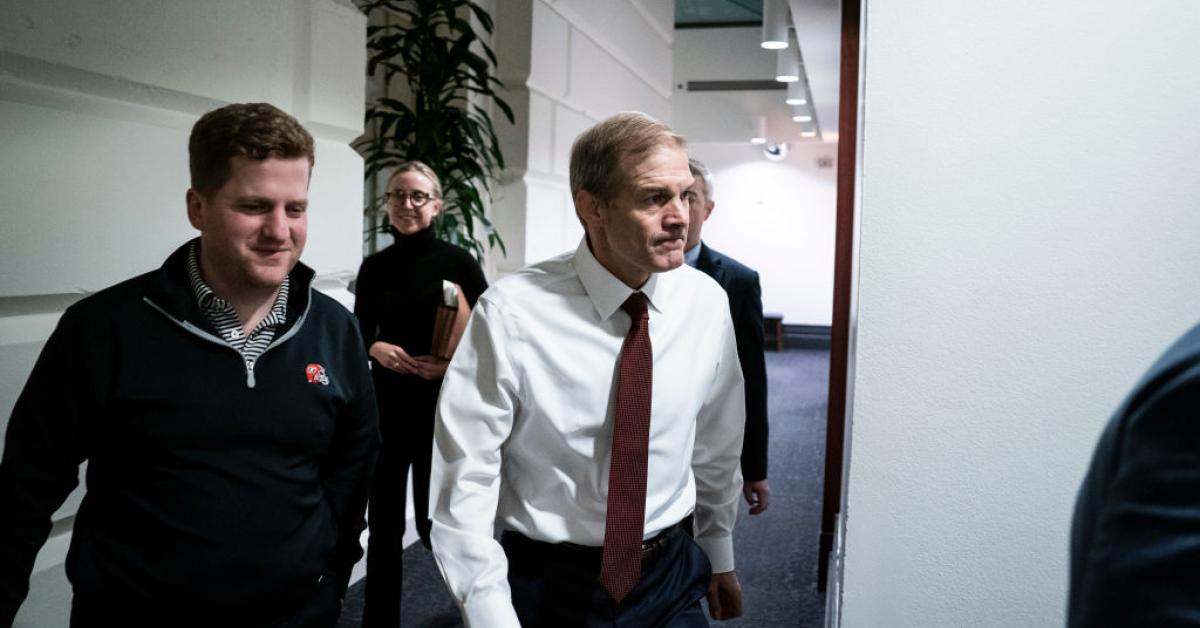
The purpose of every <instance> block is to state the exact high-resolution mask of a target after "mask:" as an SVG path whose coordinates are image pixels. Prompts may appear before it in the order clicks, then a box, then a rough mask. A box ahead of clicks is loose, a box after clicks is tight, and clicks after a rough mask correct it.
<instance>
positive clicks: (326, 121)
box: [0, 0, 365, 628]
mask: <svg viewBox="0 0 1200 628" xmlns="http://www.w3.org/2000/svg"><path fill="white" fill-rule="evenodd" d="M364 22H365V20H364V18H363V17H362V15H361V14H360V13H359V12H358V11H357V10H356V9H354V8H353V7H352V6H351V5H350V3H349V2H347V1H343V0H263V1H260V2H242V1H239V0H217V1H210V2H153V1H150V0H140V1H139V0H102V1H95V0H88V1H85V0H56V1H54V2H45V1H38V0H7V1H6V2H4V3H3V4H0V222H3V224H4V228H3V229H0V268H3V269H4V270H3V271H0V364H2V365H4V366H3V367H2V368H0V370H2V371H3V374H4V376H3V377H0V382H2V383H0V421H2V422H3V423H4V424H7V420H8V416H9V413H10V412H11V410H12V406H13V404H14V403H15V401H16V396H17V394H18V393H19V391H20V388H21V386H22V385H23V384H24V381H25V378H26V377H27V375H28V373H29V370H30V368H31V367H32V365H33V361H34V359H35V358H36V356H37V354H38V352H39V351H40V350H41V346H42V343H43V342H44V341H45V339H46V337H47V336H48V335H49V333H50V331H51V330H52V329H53V326H54V324H55V322H56V321H57V318H58V316H59V315H60V314H61V312H62V310H63V309H64V308H65V307H66V306H67V305H69V304H70V303H71V302H73V301H75V300H76V299H77V298H78V297H79V296H80V293H82V292H88V291H94V290H98V289H101V288H103V287H105V286H107V285H110V284H112V283H115V282H117V281H120V280H122V279H124V278H127V277H129V276H131V275H134V274H137V273H141V272H145V271H147V270H150V269H152V268H155V267H157V266H159V265H160V264H161V263H162V260H163V258H164V257H165V256H166V255H167V254H168V253H169V252H170V251H171V250H173V249H174V248H175V247H176V246H178V245H179V244H181V243H182V242H183V241H184V240H186V239H187V238H190V237H192V236H193V235H194V234H195V232H194V230H192V228H191V227H190V226H189V225H188V223H187V220H186V217H185V211H184V202H183V199H184V192H185V190H186V189H187V187H188V171H187V137H188V133H189V131H190V129H191V125H192V124H193V123H194V122H195V120H196V119H197V118H198V117H199V116H200V115H201V114H203V113H204V112H205V111H208V110H210V109H213V108H215V107H218V106H221V105H223V104H226V103H229V102H243V101H258V100H265V101H269V102H272V103H274V104H275V105H277V106H279V107H280V108H282V109H284V110H286V111H289V112H290V113H292V114H294V115H296V116H297V118H299V120H300V121H301V122H302V123H303V124H304V125H305V126H306V127H307V128H308V129H309V130H310V131H311V132H312V133H313V135H314V136H315V138H316V140H317V147H316V150H317V165H316V168H315V170H314V174H313V180H312V186H311V190H310V200H311V209H310V214H309V239H308V245H307V249H306V251H305V254H304V257H303V259H304V261H305V262H306V263H307V264H309V265H311V266H313V267H314V268H315V269H316V270H317V272H318V273H320V274H322V275H325V276H329V275H338V274H339V273H345V272H353V271H355V270H356V269H357V267H358V263H359V260H360V259H361V246H360V241H361V218H360V217H361V199H362V159H361V158H360V157H359V156H358V155H357V154H356V153H355V152H354V151H353V150H351V149H350V147H349V145H348V144H349V142H350V141H351V140H352V139H353V138H354V137H356V136H357V135H359V134H360V133H361V127H362V112H363V99H362V94H363V89H364V86H363V67H364V62H365V48H364V37H365V32H364ZM333 283H334V284H336V282H333ZM335 291H336V290H335ZM77 500H78V495H76V496H74V497H73V498H72V501H70V502H68V506H67V507H66V508H64V509H63V510H62V511H60V512H59V513H58V515H56V520H60V521H63V518H64V517H66V516H68V515H69V514H70V513H72V512H73V511H74V506H75V504H76V503H77ZM60 529H61V532H62V533H61V534H58V535H57V536H55V537H54V538H52V539H51V541H50V542H49V543H48V545H47V547H46V549H45V550H43V552H42V555H41V556H40V557H39V559H38V564H37V567H36V569H37V572H36V573H35V574H34V577H33V587H32V591H31V593H30V598H29V600H28V601H27V603H26V605H25V607H24V609H23V610H22V613H21V614H20V615H19V616H18V622H17V625H18V626H38V627H39V628H43V627H54V626H65V625H66V619H67V610H68V609H67V607H66V606H64V600H65V599H66V598H65V596H66V594H67V589H66V587H67V585H66V582H65V580H64V579H63V577H62V565H61V563H62V560H63V557H64V555H65V548H66V543H67V541H68V540H69V534H70V533H69V525H59V526H58V527H56V531H60Z"/></svg>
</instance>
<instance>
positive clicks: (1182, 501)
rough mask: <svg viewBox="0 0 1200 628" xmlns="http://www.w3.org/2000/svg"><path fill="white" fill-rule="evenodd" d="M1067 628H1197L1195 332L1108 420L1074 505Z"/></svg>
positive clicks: (1198, 375) (1199, 504)
mask: <svg viewBox="0 0 1200 628" xmlns="http://www.w3.org/2000/svg"><path fill="white" fill-rule="evenodd" d="M1067 614H1068V619H1067V625H1068V626H1069V628H1085V627H1092V626H1104V627H1106V628H1107V627H1109V626H1112V627H1114V628H1124V627H1132V626H1154V627H1155V628H1166V627H1173V626H1193V627H1194V626H1200V326H1197V327H1195V328H1193V329H1192V330H1191V331H1190V332H1188V333H1187V334H1186V335H1184V337H1183V338H1181V339H1180V340H1179V341H1178V342H1176V343H1175V345H1174V346H1172V347H1171V348H1170V350H1168V351H1167V353H1166V354H1165V355H1163V357H1162V358H1160V359H1159V361H1158V362H1157V363H1156V364H1155V365H1154V367H1153V368H1151V369H1150V371H1149V372H1148V373H1147V374H1146V375H1145V377H1143V378H1142V381H1141V382H1140V383H1139V384H1138V385H1137V387H1136V388H1134V391H1133V394H1131V395H1130V396H1129V398H1128V399H1126V400H1125V402H1124V403H1123V404H1122V405H1121V407H1120V409H1119V410H1118V411H1117V413H1116V415H1115V416H1113V418H1112V419H1111V420H1110V421H1109V423H1108V427H1107V428H1105V430H1104V434H1103V435H1102V436H1101V437H1100V443H1099V445H1097V447H1096V454H1095V456H1094V458H1093V459H1092V466H1091V469H1090V470H1089V471H1088V474H1087V477H1086V478H1085V479H1084V481H1083V487H1082V488H1081V489H1080V491H1079V498H1078V501H1077V502H1076V505H1075V521H1074V525H1073V529H1072V532H1071V592H1070V596H1069V600H1068V608H1067Z"/></svg>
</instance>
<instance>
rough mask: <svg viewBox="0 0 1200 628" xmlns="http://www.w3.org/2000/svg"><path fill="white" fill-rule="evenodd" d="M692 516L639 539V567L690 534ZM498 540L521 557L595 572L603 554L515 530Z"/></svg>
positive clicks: (596, 549) (600, 549) (651, 562)
mask: <svg viewBox="0 0 1200 628" xmlns="http://www.w3.org/2000/svg"><path fill="white" fill-rule="evenodd" d="M691 521H692V518H691V517H690V516H689V517H686V518H684V520H683V521H680V522H679V523H676V524H675V525H673V526H670V527H668V528H666V529H664V530H662V531H661V532H659V533H658V534H656V535H654V536H653V537H651V538H649V539H647V540H645V541H642V569H643V570H644V569H647V568H648V567H650V566H652V565H654V564H655V563H657V562H658V561H659V560H661V559H662V557H663V556H665V555H666V553H667V549H668V548H670V547H671V541H673V540H674V539H675V538H676V537H678V536H680V535H681V534H685V533H690V532H691V530H690V529H686V528H690V526H691ZM501 543H502V544H503V545H504V548H505V550H506V551H508V552H513V553H516V554H518V555H520V556H521V557H522V558H534V559H538V560H541V561H548V562H570V563H574V564H576V565H579V566H587V567H592V566H594V568H595V570H596V571H597V572H599V570H600V561H601V557H602V555H603V553H604V548H603V547H596V546H593V545H577V544H575V543H547V542H545V541H535V540H533V539H531V538H529V537H527V536H525V535H523V534H520V533H519V532H514V531H512V530H505V531H504V534H503V538H502V541H501Z"/></svg>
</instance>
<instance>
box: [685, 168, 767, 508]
mask: <svg viewBox="0 0 1200 628" xmlns="http://www.w3.org/2000/svg"><path fill="white" fill-rule="evenodd" d="M688 166H689V168H690V169H691V171H692V176H693V177H695V179H696V181H695V183H693V184H692V186H691V187H690V188H688V191H687V195H688V204H689V213H690V217H689V221H688V235H687V243H686V244H685V245H684V254H683V256H684V262H685V263H686V264H688V265H689V266H693V267H695V268H696V269H697V270H700V271H702V272H704V273H706V274H708V276H710V277H712V278H713V279H715V280H717V283H719V284H721V287H722V288H724V289H725V293H726V294H727V295H729V313H730V314H732V315H733V327H734V332H735V334H736V336H737V350H738V360H740V361H741V364H742V376H743V377H744V378H745V379H746V435H745V440H743V442H742V481H743V485H742V493H743V494H744V495H745V497H746V503H748V504H750V514H752V515H757V514H760V513H762V512H765V511H766V510H767V506H768V505H769V504H770V500H771V485H770V484H769V483H768V482H767V430H768V427H767V365H766V360H765V359H764V358H763V314H762V288H761V287H760V286H759V283H758V273H756V272H754V271H753V270H752V269H750V268H748V267H746V266H744V265H743V264H741V263H740V262H738V261H737V260H735V259H733V258H732V257H729V256H727V255H722V254H721V253H719V252H717V251H715V250H713V249H712V248H710V247H709V246H708V245H706V244H704V243H703V242H701V241H700V230H701V228H702V227H703V226H704V221H705V220H708V217H709V216H710V215H711V214H712V211H713V207H715V206H716V203H714V202H713V200H712V190H713V184H712V173H711V172H709V170H708V167H707V166H705V165H704V164H703V163H701V162H700V161H699V160H696V159H689V160H688Z"/></svg>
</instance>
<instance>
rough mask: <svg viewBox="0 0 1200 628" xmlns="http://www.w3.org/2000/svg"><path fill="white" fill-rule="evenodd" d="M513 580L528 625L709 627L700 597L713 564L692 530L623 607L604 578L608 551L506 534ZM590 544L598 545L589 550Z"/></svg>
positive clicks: (671, 546)
mask: <svg viewBox="0 0 1200 628" xmlns="http://www.w3.org/2000/svg"><path fill="white" fill-rule="evenodd" d="M500 543H501V545H502V546H503V547H504V551H505V554H507V556H508V583H509V586H510V587H511V588H512V599H513V606H514V607H515V608H516V611H517V617H518V618H519V619H520V620H521V626H522V628H601V627H603V628H614V627H620V628H707V626H708V620H707V619H705V617H704V610H703V608H702V607H701V606H700V599H701V598H702V597H704V595H705V594H706V592H707V591H708V583H709V580H710V579H711V578H712V565H711V564H710V563H709V562H708V557H707V556H705V555H704V551H703V550H701V549H700V547H699V546H698V545H696V543H695V541H693V540H692V539H691V537H690V536H688V535H687V534H682V533H680V534H676V535H674V537H673V538H672V539H671V541H670V542H669V543H668V546H667V548H666V550H665V551H664V552H663V553H662V555H661V557H660V558H659V559H658V560H657V561H655V562H654V563H653V564H650V565H645V566H643V568H642V577H641V579H640V580H638V583H637V585H636V586H635V587H634V588H633V590H632V591H630V592H629V595H627V596H626V597H625V599H624V600H622V601H621V604H620V605H618V604H617V603H616V602H614V601H613V599H612V598H611V597H609V595H608V593H607V592H606V591H605V590H604V587H603V586H602V585H601V584H600V549H599V548H580V547H578V546H559V545H552V544H549V543H539V542H537V541H531V540H530V539H527V538H525V537H523V536H521V535H519V534H516V533H514V532H505V533H504V535H503V537H502V538H501V541H500ZM589 550H590V551H589Z"/></svg>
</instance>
